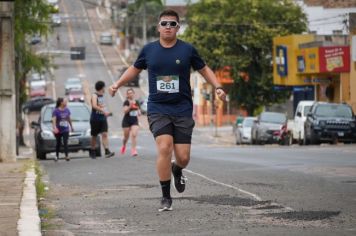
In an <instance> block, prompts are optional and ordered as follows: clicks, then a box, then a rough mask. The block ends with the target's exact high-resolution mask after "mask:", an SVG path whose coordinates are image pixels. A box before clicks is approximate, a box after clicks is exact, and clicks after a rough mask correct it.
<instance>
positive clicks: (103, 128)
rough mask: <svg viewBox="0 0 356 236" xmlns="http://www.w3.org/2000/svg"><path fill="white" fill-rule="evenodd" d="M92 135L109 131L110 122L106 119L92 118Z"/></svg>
mask: <svg viewBox="0 0 356 236" xmlns="http://www.w3.org/2000/svg"><path fill="white" fill-rule="evenodd" d="M90 128H91V136H98V134H101V133H105V132H108V122H107V121H106V120H90Z"/></svg>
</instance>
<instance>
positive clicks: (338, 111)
mask: <svg viewBox="0 0 356 236" xmlns="http://www.w3.org/2000/svg"><path fill="white" fill-rule="evenodd" d="M315 115H316V116H319V117H341V118H352V110H351V108H350V107H349V106H346V105H342V104H325V105H324V104H323V105H319V106H317V108H316V109H315Z"/></svg>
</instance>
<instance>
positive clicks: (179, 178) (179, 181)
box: [172, 162, 187, 193]
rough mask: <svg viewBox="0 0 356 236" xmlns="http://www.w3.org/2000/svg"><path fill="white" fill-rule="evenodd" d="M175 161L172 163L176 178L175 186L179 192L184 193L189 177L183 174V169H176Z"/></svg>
mask: <svg viewBox="0 0 356 236" xmlns="http://www.w3.org/2000/svg"><path fill="white" fill-rule="evenodd" d="M175 165H176V164H175V162H173V163H172V173H173V180H174V187H175V188H176V190H177V192H178V193H182V192H184V190H185V183H186V182H187V178H186V177H185V176H184V175H183V174H182V171H174V170H175V168H174V166H175Z"/></svg>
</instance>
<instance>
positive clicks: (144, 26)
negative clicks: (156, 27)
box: [142, 0, 147, 45]
mask: <svg viewBox="0 0 356 236" xmlns="http://www.w3.org/2000/svg"><path fill="white" fill-rule="evenodd" d="M146 13H147V4H146V0H143V17H142V18H143V19H142V20H143V21H142V41H143V42H142V43H143V45H146V43H147V19H146V17H147V14H146Z"/></svg>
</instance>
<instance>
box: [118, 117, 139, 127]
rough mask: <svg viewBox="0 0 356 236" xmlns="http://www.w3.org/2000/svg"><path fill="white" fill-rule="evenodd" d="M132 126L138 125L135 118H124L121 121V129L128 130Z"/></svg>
mask: <svg viewBox="0 0 356 236" xmlns="http://www.w3.org/2000/svg"><path fill="white" fill-rule="evenodd" d="M133 125H138V118H137V117H125V118H124V119H122V123H121V127H122V128H130V127H131V126H133Z"/></svg>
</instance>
